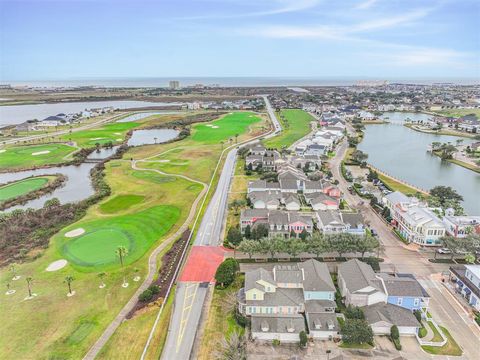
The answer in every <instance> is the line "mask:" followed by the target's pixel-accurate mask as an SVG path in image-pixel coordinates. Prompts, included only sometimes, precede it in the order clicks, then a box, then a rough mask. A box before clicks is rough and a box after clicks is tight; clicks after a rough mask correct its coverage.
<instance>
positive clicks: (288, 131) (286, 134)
mask: <svg viewBox="0 0 480 360" xmlns="http://www.w3.org/2000/svg"><path fill="white" fill-rule="evenodd" d="M277 117H278V119H279V121H280V122H281V123H282V127H283V131H282V132H281V133H280V135H278V136H275V137H273V138H271V139H268V140H265V141H264V142H263V144H264V145H265V146H266V147H268V148H276V149H281V148H282V147H289V146H290V145H292V144H293V143H294V142H295V141H297V140H299V139H301V138H302V137H304V136H305V135H307V134H308V133H309V132H310V122H311V121H313V120H315V119H314V118H313V117H312V115H310V114H309V113H307V112H306V111H303V110H299V109H289V110H282V111H280V113H277Z"/></svg>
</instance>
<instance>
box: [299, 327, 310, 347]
mask: <svg viewBox="0 0 480 360" xmlns="http://www.w3.org/2000/svg"><path fill="white" fill-rule="evenodd" d="M299 335H300V342H299V344H300V346H301V347H305V346H307V341H308V338H307V334H306V333H305V331H303V330H302V331H300V334H299Z"/></svg>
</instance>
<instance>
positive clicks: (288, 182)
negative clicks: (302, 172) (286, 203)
mask: <svg viewBox="0 0 480 360" xmlns="http://www.w3.org/2000/svg"><path fill="white" fill-rule="evenodd" d="M279 182H280V188H281V189H288V190H297V189H298V185H297V180H294V179H285V178H284V179H280V180H279Z"/></svg>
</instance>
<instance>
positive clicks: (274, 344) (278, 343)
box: [272, 339, 280, 346]
mask: <svg viewBox="0 0 480 360" xmlns="http://www.w3.org/2000/svg"><path fill="white" fill-rule="evenodd" d="M272 345H273V346H278V345H280V340H278V339H273V340H272Z"/></svg>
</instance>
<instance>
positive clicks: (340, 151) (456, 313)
mask: <svg viewBox="0 0 480 360" xmlns="http://www.w3.org/2000/svg"><path fill="white" fill-rule="evenodd" d="M349 130H350V129H349ZM347 147H348V144H347V142H346V141H345V140H344V141H343V143H342V144H341V145H340V146H339V147H338V148H337V152H336V156H335V157H334V158H333V159H332V160H331V162H330V165H331V171H332V173H333V177H334V178H335V179H337V180H338V181H339V185H338V186H339V187H340V190H341V191H342V193H343V196H344V199H345V200H346V201H347V202H348V203H349V204H350V206H353V207H355V208H357V209H361V211H362V214H363V216H364V217H365V220H366V221H367V222H368V223H369V224H370V226H371V227H372V228H373V229H375V230H376V231H377V233H378V236H379V239H380V241H381V243H382V253H383V256H384V258H385V263H391V264H393V265H394V267H395V271H397V272H405V273H413V274H415V276H416V277H417V279H418V280H419V281H420V282H421V283H422V285H424V286H425V288H426V290H427V292H428V293H429V294H430V297H431V298H430V305H429V310H430V312H431V313H432V315H433V317H434V318H435V320H436V321H437V322H438V323H439V324H440V325H442V326H445V327H446V328H447V329H448V330H449V331H450V333H451V335H452V336H453V337H454V338H455V340H456V341H457V343H458V344H459V345H460V346H461V348H462V349H463V351H464V358H467V359H478V358H480V350H479V349H480V331H479V329H478V327H477V326H476V325H475V324H474V323H473V320H472V319H471V318H469V317H468V313H467V312H466V311H465V310H464V309H463V307H462V306H460V304H459V303H458V302H457V300H456V299H455V298H454V297H453V296H452V295H451V294H450V293H449V292H448V290H447V289H445V287H444V285H443V284H442V283H441V281H440V276H438V273H440V272H442V271H444V270H447V269H448V267H449V265H448V264H434V263H431V262H429V261H428V258H427V257H426V256H424V254H422V253H421V252H419V251H416V250H413V249H408V248H406V247H405V246H404V245H403V243H402V242H400V240H398V238H397V237H396V236H395V235H394V234H393V232H392V231H391V228H390V227H389V226H388V225H387V224H386V223H385V222H384V221H383V220H382V219H381V218H380V217H379V216H378V215H377V214H376V213H375V212H374V211H373V210H372V209H371V207H370V206H368V204H364V205H361V202H362V199H360V197H358V196H357V195H352V194H350V193H349V191H348V186H349V185H350V184H349V183H348V182H347V181H346V180H345V179H344V178H343V176H342V175H341V171H340V163H341V161H342V159H343V157H344V154H345V151H346V149H347ZM432 275H433V276H432Z"/></svg>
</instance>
